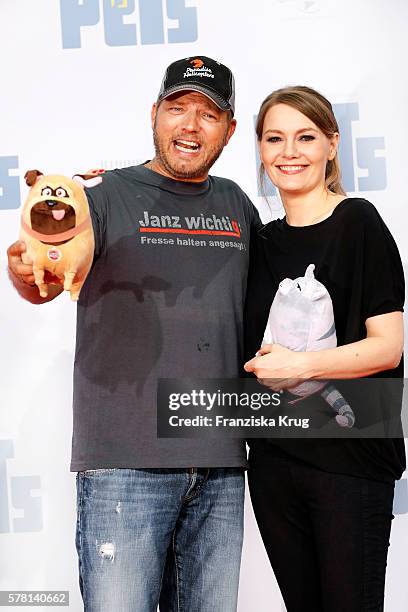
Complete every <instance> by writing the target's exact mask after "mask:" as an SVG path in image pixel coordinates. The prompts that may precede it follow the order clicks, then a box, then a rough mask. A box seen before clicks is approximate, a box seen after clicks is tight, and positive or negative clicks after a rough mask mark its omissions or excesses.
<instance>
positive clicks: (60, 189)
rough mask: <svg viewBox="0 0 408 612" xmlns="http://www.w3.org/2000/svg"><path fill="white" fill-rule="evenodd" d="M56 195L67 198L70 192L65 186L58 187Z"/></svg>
mask: <svg viewBox="0 0 408 612" xmlns="http://www.w3.org/2000/svg"><path fill="white" fill-rule="evenodd" d="M55 195H56V196H57V197H58V198H67V197H68V194H67V192H66V191H65V189H64V188H63V187H58V188H57V190H56V192H55Z"/></svg>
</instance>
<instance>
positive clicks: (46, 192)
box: [41, 187, 53, 196]
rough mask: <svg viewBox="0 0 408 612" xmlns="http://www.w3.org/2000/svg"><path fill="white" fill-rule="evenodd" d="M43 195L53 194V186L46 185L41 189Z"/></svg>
mask: <svg viewBox="0 0 408 612" xmlns="http://www.w3.org/2000/svg"><path fill="white" fill-rule="evenodd" d="M41 195H43V196H52V195H53V193H52V189H51V187H44V189H42V190H41Z"/></svg>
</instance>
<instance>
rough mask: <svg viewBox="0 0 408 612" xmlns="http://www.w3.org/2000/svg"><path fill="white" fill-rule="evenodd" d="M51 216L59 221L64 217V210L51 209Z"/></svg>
mask: <svg viewBox="0 0 408 612" xmlns="http://www.w3.org/2000/svg"><path fill="white" fill-rule="evenodd" d="M52 216H53V217H54V219H55V220H56V221H61V219H63V218H64V217H65V210H53V211H52Z"/></svg>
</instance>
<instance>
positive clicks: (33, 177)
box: [24, 170, 43, 187]
mask: <svg viewBox="0 0 408 612" xmlns="http://www.w3.org/2000/svg"><path fill="white" fill-rule="evenodd" d="M40 176H43V173H42V172H40V171H39V170H27V172H26V173H25V175H24V178H25V182H26V184H27V185H28V186H29V187H32V186H33V185H35V183H36V182H37V181H38V179H39V178H40Z"/></svg>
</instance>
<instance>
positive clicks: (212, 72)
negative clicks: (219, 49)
mask: <svg viewBox="0 0 408 612" xmlns="http://www.w3.org/2000/svg"><path fill="white" fill-rule="evenodd" d="M183 90H193V91H198V92H200V93H202V94H204V95H205V96H207V97H208V98H210V100H212V101H213V102H215V104H216V105H217V106H218V107H219V108H220V109H221V110H230V111H231V112H232V114H234V112H235V81H234V75H233V74H232V72H231V70H230V69H229V68H227V66H224V64H220V62H216V61H215V60H213V59H211V58H210V57H205V56H204V55H195V56H192V57H186V58H185V59H181V60H177V61H176V62H173V63H172V64H170V66H168V68H167V70H166V74H165V75H164V79H163V82H162V84H161V88H160V91H159V95H158V97H157V101H158V102H160V100H163V99H164V98H167V96H170V95H171V94H173V93H176V92H178V91H183Z"/></svg>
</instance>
